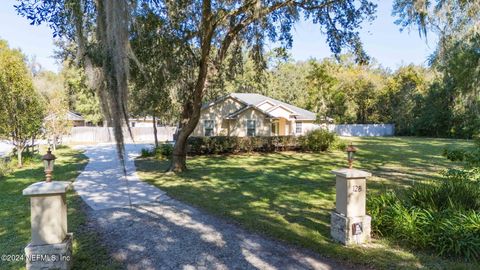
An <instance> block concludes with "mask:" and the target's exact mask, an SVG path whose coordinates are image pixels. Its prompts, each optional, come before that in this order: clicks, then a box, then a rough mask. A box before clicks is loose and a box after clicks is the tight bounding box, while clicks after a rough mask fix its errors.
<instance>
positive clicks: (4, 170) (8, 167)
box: [0, 158, 13, 178]
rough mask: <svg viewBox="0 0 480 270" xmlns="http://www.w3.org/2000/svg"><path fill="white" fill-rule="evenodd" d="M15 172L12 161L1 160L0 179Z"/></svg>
mask: <svg viewBox="0 0 480 270" xmlns="http://www.w3.org/2000/svg"><path fill="white" fill-rule="evenodd" d="M12 171H13V165H12V163H11V162H10V160H7V159H3V158H0V178H1V177H3V176H5V175H8V174H9V173H11V172H12Z"/></svg>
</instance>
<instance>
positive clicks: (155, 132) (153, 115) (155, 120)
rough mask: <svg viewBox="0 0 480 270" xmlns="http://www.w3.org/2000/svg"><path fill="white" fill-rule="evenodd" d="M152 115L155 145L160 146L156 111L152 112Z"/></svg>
mask: <svg viewBox="0 0 480 270" xmlns="http://www.w3.org/2000/svg"><path fill="white" fill-rule="evenodd" d="M152 117H153V137H154V138H155V147H158V136H157V118H156V117H155V112H153V113H152Z"/></svg>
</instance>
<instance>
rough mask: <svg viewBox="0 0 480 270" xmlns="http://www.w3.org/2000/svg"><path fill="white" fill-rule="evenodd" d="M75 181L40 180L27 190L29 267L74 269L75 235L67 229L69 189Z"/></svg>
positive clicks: (27, 257)
mask: <svg viewBox="0 0 480 270" xmlns="http://www.w3.org/2000/svg"><path fill="white" fill-rule="evenodd" d="M70 186H71V182H65V181H53V182H38V183H35V184H32V185H30V186H29V187H27V188H26V189H24V190H23V195H24V196H29V197H30V209H31V233H32V241H31V242H30V243H29V244H28V245H27V246H26V247H25V255H26V260H27V270H30V269H31V270H35V269H62V270H63V269H70V268H71V266H72V240H73V234H71V233H68V230H67V202H66V192H67V190H68V189H69V188H70Z"/></svg>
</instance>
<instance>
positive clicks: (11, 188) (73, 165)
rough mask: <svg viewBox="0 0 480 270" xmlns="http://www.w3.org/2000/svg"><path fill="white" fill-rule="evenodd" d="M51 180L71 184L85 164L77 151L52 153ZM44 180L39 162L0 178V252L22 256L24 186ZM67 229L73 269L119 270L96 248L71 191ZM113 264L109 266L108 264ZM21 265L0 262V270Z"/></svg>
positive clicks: (26, 227) (26, 237)
mask: <svg viewBox="0 0 480 270" xmlns="http://www.w3.org/2000/svg"><path fill="white" fill-rule="evenodd" d="M55 155H56V156H57V160H56V163H55V171H54V179H55V180H64V181H73V180H74V179H75V178H76V177H77V175H78V174H79V172H80V171H81V170H82V169H83V167H84V166H85V165H86V164H87V157H86V156H84V155H82V154H81V152H78V151H75V150H72V149H69V148H61V149H58V150H57V152H56V153H55ZM43 179H44V172H43V166H42V163H41V161H40V160H38V159H37V160H34V161H32V162H30V164H28V165H26V166H24V167H23V168H21V169H17V170H16V171H15V172H14V173H12V174H11V175H9V176H7V177H4V178H0V209H1V211H0V251H1V252H0V253H1V255H3V254H5V255H6V254H18V255H21V254H23V253H24V251H23V249H24V247H25V246H26V245H27V244H28V242H29V241H30V202H29V199H28V197H24V196H22V190H23V189H24V188H26V187H27V186H28V185H30V184H32V183H34V182H37V181H41V180H43ZM67 200H68V202H67V203H68V226H69V227H68V228H69V231H70V232H73V234H74V243H73V259H74V261H73V264H74V269H99V266H102V265H104V266H107V265H110V266H109V267H108V269H119V265H115V264H114V262H112V260H111V259H110V257H109V255H108V253H107V251H106V249H105V248H104V247H102V246H101V245H99V243H98V235H97V234H96V233H95V232H94V231H91V230H90V229H89V228H88V227H87V226H86V216H85V212H84V209H86V208H85V207H86V206H85V205H84V204H83V201H82V200H81V199H80V198H79V197H78V196H77V195H75V193H73V192H72V191H70V192H69V193H68V196H67ZM112 264H113V265H112ZM23 268H25V262H24V261H21V262H16V263H12V262H5V261H1V260H0V269H23Z"/></svg>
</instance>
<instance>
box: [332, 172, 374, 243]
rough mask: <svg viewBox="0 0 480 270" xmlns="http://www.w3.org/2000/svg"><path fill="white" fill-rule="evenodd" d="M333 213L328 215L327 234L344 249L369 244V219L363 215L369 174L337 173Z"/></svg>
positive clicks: (364, 213)
mask: <svg viewBox="0 0 480 270" xmlns="http://www.w3.org/2000/svg"><path fill="white" fill-rule="evenodd" d="M332 173H333V174H335V175H336V202H335V211H332V213H331V228H330V234H331V236H332V238H333V239H334V240H335V241H338V242H340V243H342V244H344V245H352V244H362V243H366V242H368V241H370V230H371V229H370V223H371V217H370V216H368V215H366V212H365V203H366V191H367V186H366V178H367V177H370V176H372V174H371V173H369V172H365V171H361V170H357V169H338V170H335V171H332Z"/></svg>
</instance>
